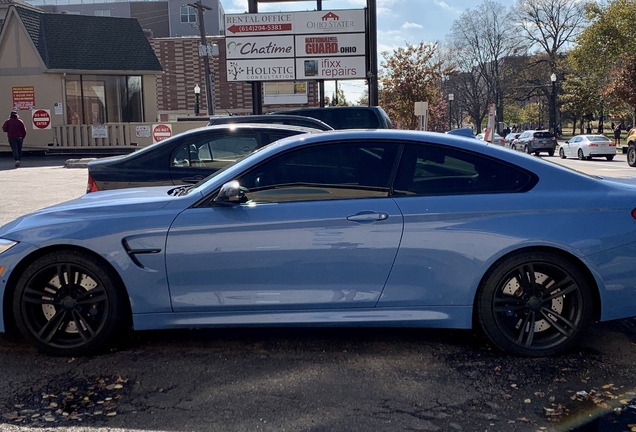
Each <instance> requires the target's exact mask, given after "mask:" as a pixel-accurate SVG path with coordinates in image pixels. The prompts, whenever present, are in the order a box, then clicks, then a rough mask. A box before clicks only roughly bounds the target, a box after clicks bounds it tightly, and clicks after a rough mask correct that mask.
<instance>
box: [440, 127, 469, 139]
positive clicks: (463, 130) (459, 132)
mask: <svg viewBox="0 0 636 432" xmlns="http://www.w3.org/2000/svg"><path fill="white" fill-rule="evenodd" d="M446 133H447V134H450V135H459V136H465V137H468V138H475V134H474V133H473V130H472V129H471V128H459V129H453V130H449V131H448V132H446Z"/></svg>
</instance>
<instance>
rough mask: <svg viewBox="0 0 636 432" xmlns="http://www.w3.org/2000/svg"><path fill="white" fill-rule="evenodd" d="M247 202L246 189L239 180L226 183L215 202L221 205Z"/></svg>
mask: <svg viewBox="0 0 636 432" xmlns="http://www.w3.org/2000/svg"><path fill="white" fill-rule="evenodd" d="M246 201H247V197H246V196H245V192H244V189H242V188H241V185H240V184H239V182H238V181H237V180H232V181H231V182H227V183H225V184H224V185H223V186H221V190H219V194H218V195H217V196H216V198H214V202H215V203H217V204H221V205H236V204H242V203H244V202H246Z"/></svg>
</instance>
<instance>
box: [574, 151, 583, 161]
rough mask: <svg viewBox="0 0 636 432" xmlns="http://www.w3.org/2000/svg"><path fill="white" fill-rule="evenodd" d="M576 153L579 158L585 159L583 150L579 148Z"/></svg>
mask: <svg viewBox="0 0 636 432" xmlns="http://www.w3.org/2000/svg"><path fill="white" fill-rule="evenodd" d="M576 155H577V156H578V157H579V160H584V159H585V155H584V154H583V150H581V149H579V151H578V152H577V153H576Z"/></svg>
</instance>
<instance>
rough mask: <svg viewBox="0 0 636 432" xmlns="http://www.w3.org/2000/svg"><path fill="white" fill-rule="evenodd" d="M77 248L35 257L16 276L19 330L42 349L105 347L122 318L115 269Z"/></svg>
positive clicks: (74, 351) (62, 351) (71, 352)
mask: <svg viewBox="0 0 636 432" xmlns="http://www.w3.org/2000/svg"><path fill="white" fill-rule="evenodd" d="M105 267H106V266H104V265H103V264H101V263H99V262H98V261H97V260H96V259H95V258H93V257H91V256H88V255H84V254H81V253H80V252H77V251H58V252H53V253H50V254H48V255H44V256H42V257H40V258H38V259H37V260H35V261H34V262H33V263H32V264H31V265H30V266H29V267H27V269H26V270H25V271H24V273H23V274H22V276H21V278H20V279H19V281H18V284H17V288H16V293H15V296H14V299H13V312H14V315H15V318H16V324H17V326H18V328H19V329H20V332H21V333H22V334H23V336H24V337H25V338H26V339H27V341H29V342H31V344H33V345H34V346H35V347H37V348H38V349H39V350H40V351H42V352H45V353H47V354H51V355H58V356H77V355H85V354H89V353H92V352H94V351H96V350H99V349H101V348H103V347H104V345H105V344H106V342H107V341H108V340H109V339H110V338H111V337H112V336H113V334H114V333H115V332H116V331H117V330H118V329H119V328H120V327H121V325H122V323H123V322H125V320H124V311H125V310H126V308H125V306H124V301H123V300H122V299H123V296H122V295H121V294H120V290H119V287H118V286H117V284H116V282H115V281H116V278H115V277H113V275H112V272H111V271H109V270H108V269H106V268H105Z"/></svg>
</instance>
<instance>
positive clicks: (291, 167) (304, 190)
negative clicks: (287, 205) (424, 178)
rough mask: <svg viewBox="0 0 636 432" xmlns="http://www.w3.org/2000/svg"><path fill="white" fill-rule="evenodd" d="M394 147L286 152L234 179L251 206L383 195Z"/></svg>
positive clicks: (335, 146) (353, 146) (346, 146)
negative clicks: (244, 192) (245, 194)
mask: <svg viewBox="0 0 636 432" xmlns="http://www.w3.org/2000/svg"><path fill="white" fill-rule="evenodd" d="M397 147H398V146H395V145H390V144H368V143H359V144H357V143H346V144H345V143H340V144H331V145H326V146H313V147H304V148H301V149H297V150H292V151H290V152H287V153H285V154H283V155H280V156H278V157H276V158H275V159H273V160H270V161H267V162H265V163H263V164H261V165H260V166H257V167H256V168H254V169H253V170H251V171H250V172H248V173H246V174H245V175H243V176H242V177H241V178H239V179H238V180H239V183H240V184H241V186H242V187H244V188H247V198H248V199H249V200H250V202H251V203H268V202H289V201H313V200H333V199H352V198H371V197H386V196H388V194H389V182H390V176H391V169H392V167H393V165H394V161H395V154H396V153H397V150H396V149H397Z"/></svg>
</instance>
